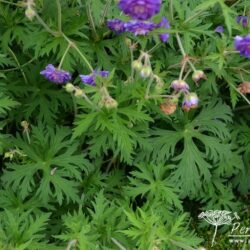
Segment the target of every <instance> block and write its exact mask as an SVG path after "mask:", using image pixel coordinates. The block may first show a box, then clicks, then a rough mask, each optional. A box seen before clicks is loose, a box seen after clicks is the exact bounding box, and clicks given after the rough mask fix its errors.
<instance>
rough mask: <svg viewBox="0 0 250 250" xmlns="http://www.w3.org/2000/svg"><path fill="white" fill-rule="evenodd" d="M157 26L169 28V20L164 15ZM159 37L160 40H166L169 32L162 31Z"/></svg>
mask: <svg viewBox="0 0 250 250" xmlns="http://www.w3.org/2000/svg"><path fill="white" fill-rule="evenodd" d="M158 28H164V29H169V28H170V25H169V21H168V19H167V18H166V17H162V19H161V22H160V23H159V25H158ZM159 37H160V39H161V41H162V42H164V43H165V42H167V40H168V38H169V34H168V33H162V34H160V35H159Z"/></svg>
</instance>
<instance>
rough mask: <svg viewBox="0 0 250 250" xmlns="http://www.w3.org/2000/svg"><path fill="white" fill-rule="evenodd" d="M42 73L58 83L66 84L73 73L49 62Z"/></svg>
mask: <svg viewBox="0 0 250 250" xmlns="http://www.w3.org/2000/svg"><path fill="white" fill-rule="evenodd" d="M40 74H41V75H42V76H44V77H45V78H46V79H47V80H49V81H51V82H54V83H56V84H64V83H67V82H68V81H70V80H71V74H70V73H69V72H67V71H64V70H59V69H56V68H55V67H54V66H53V65H52V64H48V65H47V66H46V68H45V70H43V71H41V72H40Z"/></svg>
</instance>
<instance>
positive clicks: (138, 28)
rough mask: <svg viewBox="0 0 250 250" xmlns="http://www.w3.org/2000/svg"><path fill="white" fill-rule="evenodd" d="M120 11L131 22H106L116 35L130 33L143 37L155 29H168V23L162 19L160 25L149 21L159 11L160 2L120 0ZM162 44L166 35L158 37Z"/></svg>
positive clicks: (151, 0) (114, 20)
mask: <svg viewBox="0 0 250 250" xmlns="http://www.w3.org/2000/svg"><path fill="white" fill-rule="evenodd" d="M119 7H120V9H121V10H122V11H123V12H124V13H125V14H127V15H129V16H130V17H131V18H132V20H130V21H128V22H124V21H122V20H120V19H112V20H108V22H107V26H108V27H109V28H110V29H111V30H113V31H114V32H116V33H117V34H120V33H123V32H131V33H133V34H135V35H136V36H138V35H140V36H145V35H147V34H148V33H149V32H151V31H153V30H154V29H157V28H165V29H169V27H170V25H169V21H168V20H167V18H165V17H163V18H162V20H161V22H160V23H158V24H157V23H154V22H151V21H149V19H150V18H151V17H152V16H154V15H155V14H157V13H158V12H159V11H160V9H161V0H120V2H119ZM159 37H160V39H161V41H162V42H167V40H168V38H169V34H168V33H163V34H160V35H159Z"/></svg>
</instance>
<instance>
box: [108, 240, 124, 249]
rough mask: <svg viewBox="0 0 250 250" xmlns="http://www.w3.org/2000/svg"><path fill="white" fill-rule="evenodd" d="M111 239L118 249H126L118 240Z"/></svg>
mask: <svg viewBox="0 0 250 250" xmlns="http://www.w3.org/2000/svg"><path fill="white" fill-rule="evenodd" d="M111 240H112V241H113V242H114V244H115V245H116V246H117V247H118V248H119V249H120V250H126V248H125V247H124V246H123V245H122V244H121V243H120V242H119V241H118V240H116V239H115V238H111Z"/></svg>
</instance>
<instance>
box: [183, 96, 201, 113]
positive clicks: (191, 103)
mask: <svg viewBox="0 0 250 250" xmlns="http://www.w3.org/2000/svg"><path fill="white" fill-rule="evenodd" d="M198 103H199V98H198V96H197V94H196V93H188V94H187V95H185V97H184V100H183V103H182V109H183V110H184V111H189V110H190V109H194V108H197V106H198Z"/></svg>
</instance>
